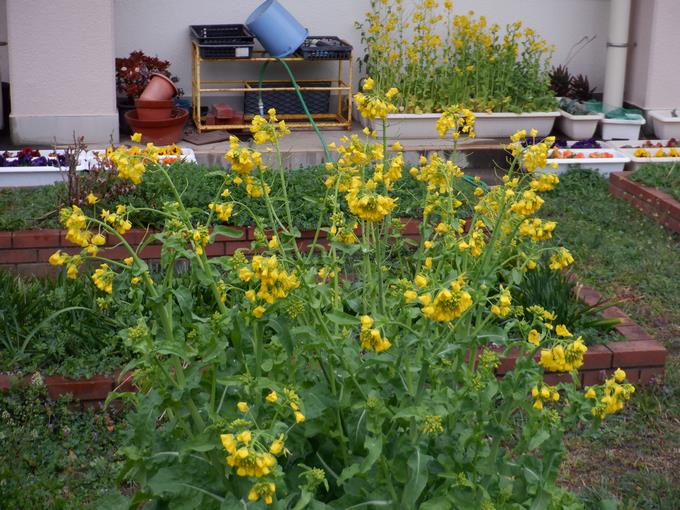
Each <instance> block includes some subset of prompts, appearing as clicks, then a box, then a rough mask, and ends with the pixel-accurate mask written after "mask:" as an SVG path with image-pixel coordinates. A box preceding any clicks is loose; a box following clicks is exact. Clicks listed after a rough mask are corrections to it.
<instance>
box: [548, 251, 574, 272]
mask: <svg viewBox="0 0 680 510" xmlns="http://www.w3.org/2000/svg"><path fill="white" fill-rule="evenodd" d="M573 262H574V257H572V255H571V253H570V252H569V250H567V249H566V248H564V247H562V248H560V249H559V250H558V251H557V253H556V254H554V255H552V256H551V257H550V266H549V267H550V269H552V270H554V271H559V270H561V269H564V268H565V267H567V266H568V265H570V264H573Z"/></svg>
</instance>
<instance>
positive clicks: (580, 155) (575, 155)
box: [574, 152, 586, 159]
mask: <svg viewBox="0 0 680 510" xmlns="http://www.w3.org/2000/svg"><path fill="white" fill-rule="evenodd" d="M585 157H586V155H585V154H583V153H582V152H577V153H576V154H574V159H583V158H585Z"/></svg>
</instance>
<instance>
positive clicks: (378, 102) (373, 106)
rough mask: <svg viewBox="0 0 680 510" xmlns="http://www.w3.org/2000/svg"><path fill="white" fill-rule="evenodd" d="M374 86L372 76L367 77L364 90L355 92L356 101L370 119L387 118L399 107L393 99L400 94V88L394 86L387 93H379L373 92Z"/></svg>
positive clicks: (362, 113) (362, 112)
mask: <svg viewBox="0 0 680 510" xmlns="http://www.w3.org/2000/svg"><path fill="white" fill-rule="evenodd" d="M374 87H375V81H374V80H373V79H372V78H366V80H365V81H364V85H363V87H362V91H363V92H359V93H357V94H355V95H354V101H355V103H356V105H357V108H358V109H359V113H361V115H362V116H363V117H365V118H367V119H370V120H376V119H383V120H385V119H387V116H388V115H389V114H390V113H394V112H396V111H397V107H396V106H394V104H393V103H392V102H391V100H392V99H393V98H394V97H395V96H396V95H397V94H399V90H397V89H396V88H395V87H392V88H390V89H389V90H388V91H387V92H385V94H379V93H375V92H372V91H373V89H374Z"/></svg>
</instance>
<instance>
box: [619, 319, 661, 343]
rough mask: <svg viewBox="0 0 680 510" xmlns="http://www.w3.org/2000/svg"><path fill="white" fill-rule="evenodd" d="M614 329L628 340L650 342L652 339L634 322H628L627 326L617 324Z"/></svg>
mask: <svg viewBox="0 0 680 510" xmlns="http://www.w3.org/2000/svg"><path fill="white" fill-rule="evenodd" d="M614 329H616V331H618V332H619V333H621V334H622V335H623V336H625V337H626V339H628V340H652V337H651V336H649V335H648V334H647V332H646V331H645V330H644V329H642V328H641V327H640V326H638V325H637V324H635V323H634V322H630V323H628V324H619V325H618V326H615V328H614Z"/></svg>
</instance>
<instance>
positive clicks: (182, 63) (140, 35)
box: [114, 0, 609, 95]
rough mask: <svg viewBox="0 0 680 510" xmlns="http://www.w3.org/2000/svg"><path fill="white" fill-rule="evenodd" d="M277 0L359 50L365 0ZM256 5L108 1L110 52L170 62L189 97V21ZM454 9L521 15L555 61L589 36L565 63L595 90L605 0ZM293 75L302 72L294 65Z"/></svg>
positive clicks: (242, 15)
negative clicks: (111, 35)
mask: <svg viewBox="0 0 680 510" xmlns="http://www.w3.org/2000/svg"><path fill="white" fill-rule="evenodd" d="M280 1H281V2H282V3H283V5H284V6H285V7H286V8H287V9H288V10H289V11H290V12H291V13H292V14H293V15H294V16H295V17H296V18H297V19H298V20H300V22H301V23H302V24H303V25H305V26H306V27H308V28H309V29H310V32H311V33H312V34H313V35H338V36H340V37H342V38H344V39H346V40H347V41H349V42H350V43H351V44H352V45H353V46H354V47H355V52H356V53H357V54H358V53H359V51H360V50H361V44H360V36H359V33H358V31H357V30H356V29H355V28H354V22H355V21H357V20H360V19H362V18H363V15H364V13H365V12H366V10H367V9H368V8H369V1H368V0H340V1H337V0H336V1H328V0H314V1H310V0H280ZM404 1H405V2H406V3H409V2H412V1H413V0H404ZM260 3H261V0H195V1H193V2H189V1H186V0H144V1H140V0H114V5H115V7H114V10H115V30H116V56H119V57H122V56H127V55H128V54H129V53H130V52H131V51H133V50H137V49H140V50H142V51H144V52H145V53H147V54H150V55H158V56H159V57H161V58H164V59H167V60H170V61H171V62H172V68H171V70H172V72H173V73H174V74H176V75H177V76H179V78H180V83H179V85H180V86H181V87H182V88H183V89H184V91H185V94H186V95H190V94H191V54H190V38H189V28H188V27H189V25H192V24H196V25H198V24H220V23H244V22H245V20H246V18H247V17H248V15H249V14H250V13H251V12H252V11H253V10H254V9H255V7H257V6H258V5H259V4H260ZM440 3H441V2H440ZM565 4H568V6H566V5H565ZM454 8H455V10H456V12H458V13H464V12H467V11H468V10H470V9H474V10H475V12H476V13H477V14H483V15H485V16H487V18H488V19H489V22H491V23H493V22H497V23H499V24H502V25H505V24H506V23H509V22H513V21H516V20H517V19H521V20H522V21H523V22H524V23H525V25H526V26H531V27H533V28H535V29H536V30H537V31H538V33H539V34H541V35H542V36H543V37H545V38H546V39H548V41H550V42H551V43H554V44H555V45H556V46H557V51H556V53H555V56H554V59H553V62H554V63H555V64H562V63H564V62H565V59H566V58H567V54H568V53H569V50H570V49H571V47H572V46H573V45H574V44H575V43H577V42H578V41H579V40H581V39H582V38H583V37H584V36H593V35H595V36H596V39H595V40H594V41H593V42H592V43H590V44H589V45H588V47H587V49H585V50H583V51H581V52H580V53H579V54H578V55H577V56H576V57H575V58H574V59H573V60H572V62H571V63H570V65H569V68H570V70H571V71H572V72H574V73H584V74H586V75H587V76H588V77H589V78H590V81H591V84H593V85H595V86H597V87H598V88H599V89H600V90H601V87H602V83H603V81H604V77H603V70H604V58H605V52H606V51H605V45H606V33H607V21H608V16H609V0H569V1H568V2H565V0H455V1H454ZM227 69H229V71H227ZM250 69H253V71H251V74H250V76H252V77H255V76H256V73H255V69H256V68H255V67H251V68H250ZM308 69H310V71H309V73H310V74H307V75H306V76H307V77H311V76H312V74H311V73H312V69H311V68H310V67H308ZM316 69H317V70H318V68H316ZM206 71H207V72H209V70H206ZM298 72H299V73H300V75H301V76H302V77H304V76H305V72H304V71H303V70H302V69H301V68H300V67H298V68H297V69H296V73H298ZM213 73H214V74H213V76H225V74H227V73H230V74H231V75H232V76H233V78H234V79H238V78H240V77H241V76H243V74H245V73H248V71H247V70H246V68H245V67H243V68H234V67H229V68H227V67H223V66H218V67H214V68H213ZM316 76H319V75H318V74H317V75H316Z"/></svg>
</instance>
